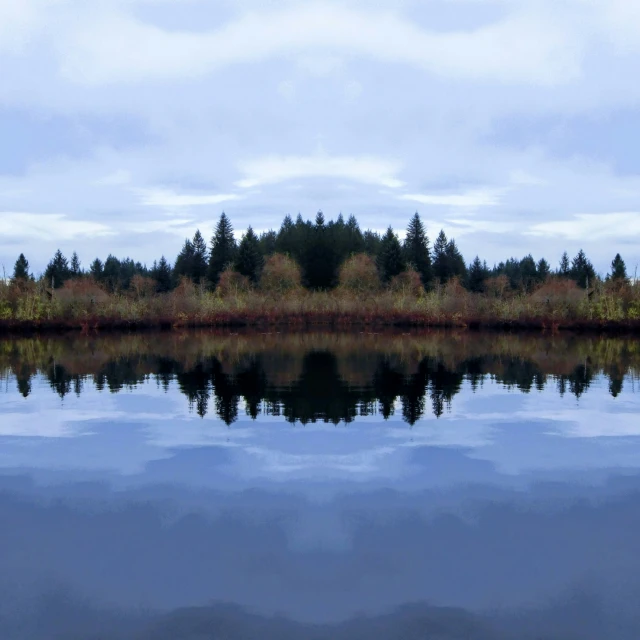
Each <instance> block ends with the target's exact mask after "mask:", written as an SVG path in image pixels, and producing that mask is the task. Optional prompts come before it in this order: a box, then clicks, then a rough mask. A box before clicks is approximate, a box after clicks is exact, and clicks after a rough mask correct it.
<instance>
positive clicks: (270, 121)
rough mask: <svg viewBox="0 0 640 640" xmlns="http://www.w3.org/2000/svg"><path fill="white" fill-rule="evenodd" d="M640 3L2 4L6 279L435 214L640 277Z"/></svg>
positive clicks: (1, 232) (0, 214) (496, 247)
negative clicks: (292, 225) (224, 228)
mask: <svg viewBox="0 0 640 640" xmlns="http://www.w3.org/2000/svg"><path fill="white" fill-rule="evenodd" d="M638 69H640V0H420V1H418V0H368V1H366V2H365V1H364V0H342V1H341V2H328V1H324V0H318V1H316V0H306V1H301V0H280V1H275V0H261V1H260V2H257V1H254V0H234V1H231V0H228V1H227V0H208V1H204V0H92V2H86V1H83V0H19V1H18V2H17V1H16V0H0V266H4V267H5V269H6V271H7V272H8V273H9V272H11V271H12V269H13V264H14V262H15V260H16V258H17V257H18V255H19V253H20V252H24V253H25V255H26V256H27V258H28V259H29V261H30V264H31V267H32V270H33V271H34V272H35V273H36V274H37V273H38V272H40V271H42V270H43V269H44V267H45V266H46V263H47V262H48V261H49V259H50V258H51V256H52V255H53V253H54V252H55V250H56V249H58V248H60V249H61V250H62V251H63V253H65V254H66V255H67V256H69V255H70V254H71V252H72V251H74V250H76V251H77V252H78V254H79V256H80V259H81V261H82V263H83V264H84V266H88V265H89V263H90V262H91V261H92V260H93V259H94V258H95V257H96V256H98V257H100V258H101V259H103V260H104V258H105V257H106V256H107V255H108V254H109V253H113V254H114V255H116V256H118V257H120V258H124V257H126V256H130V257H132V258H134V259H135V260H140V261H142V262H146V263H147V264H151V263H152V262H153V260H154V259H157V258H159V257H160V255H162V254H164V255H166V256H167V257H168V258H169V259H170V260H173V259H174V258H175V256H176V255H177V253H178V251H179V250H180V247H181V245H182V243H183V242H184V239H185V238H186V237H191V236H192V235H193V233H194V232H195V230H196V229H197V228H199V229H200V230H201V231H202V233H203V234H204V235H205V237H206V238H209V237H210V236H211V234H212V231H213V228H214V226H215V223H216V221H217V219H218V218H219V216H220V214H221V212H222V211H225V212H226V213H227V214H228V215H229V216H230V218H231V221H232V223H233V225H234V228H235V230H236V232H238V233H241V232H242V231H243V230H244V229H246V227H247V226H248V225H249V224H251V225H252V226H253V228H254V229H256V230H266V229H269V228H278V226H279V225H280V222H281V221H282V218H283V217H284V216H285V215H286V214H291V215H292V216H294V217H295V216H296V215H297V214H298V212H300V213H301V214H302V215H303V217H305V218H314V217H315V214H316V212H317V211H318V210H322V211H323V212H324V214H325V217H326V218H328V219H331V218H335V217H336V216H337V215H338V214H339V213H340V212H342V213H343V215H345V216H348V215H349V214H352V213H353V214H355V215H356V216H357V218H358V219H359V221H360V223H361V226H362V227H363V228H372V229H378V230H384V229H386V227H387V226H388V225H389V224H391V225H392V226H393V227H394V229H396V230H397V231H399V232H401V231H402V230H404V228H405V227H406V225H407V222H408V220H409V218H410V217H411V216H412V215H413V213H414V212H415V211H418V212H419V213H420V215H421V217H422V219H423V220H424V222H425V224H426V226H427V229H428V233H429V236H430V238H431V241H432V242H433V240H434V239H435V236H436V235H437V233H438V232H439V230H440V229H441V228H442V229H444V230H445V232H446V233H447V235H448V236H450V237H454V238H455V239H456V240H457V242H458V245H459V247H460V248H461V250H462V252H463V254H464V255H465V258H466V259H467V262H470V261H471V260H472V259H473V257H474V256H475V255H476V254H478V255H480V257H481V258H483V259H486V260H487V262H488V263H489V264H493V263H494V262H497V261H499V260H501V259H505V258H507V257H510V256H515V257H522V256H524V255H526V254H528V253H532V254H533V256H534V258H536V259H538V258H540V257H542V256H544V257H545V258H547V260H548V261H549V262H550V263H551V264H552V266H554V267H555V266H557V264H558V262H559V259H560V256H561V254H562V252H563V251H564V250H565V249H566V250H567V251H568V253H569V255H570V256H573V255H575V254H576V253H577V251H578V250H579V249H580V248H583V249H584V250H585V252H586V253H587V256H588V257H590V258H591V260H592V261H593V263H594V265H595V266H596V269H597V270H598V271H599V272H600V273H602V274H605V273H606V272H607V271H608V269H609V266H610V263H611V260H612V258H613V257H614V255H615V254H616V253H617V252H620V253H621V255H622V257H623V258H624V259H625V261H626V263H627V267H628V270H629V272H630V274H631V275H633V273H634V271H635V268H636V265H638V264H639V263H640V149H639V144H638V141H639V140H640V109H639V107H640V83H638V82H637V76H638V73H637V72H638Z"/></svg>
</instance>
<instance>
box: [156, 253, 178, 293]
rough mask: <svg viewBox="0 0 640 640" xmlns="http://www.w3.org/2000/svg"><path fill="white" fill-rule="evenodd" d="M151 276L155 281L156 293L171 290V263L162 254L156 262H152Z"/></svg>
mask: <svg viewBox="0 0 640 640" xmlns="http://www.w3.org/2000/svg"><path fill="white" fill-rule="evenodd" d="M151 276H152V277H153V279H154V280H155V281H156V291H157V292H158V293H166V292H167V291H170V290H171V282H172V278H173V274H172V272H171V265H170V264H169V263H168V262H167V259H166V258H165V257H164V256H162V257H161V258H160V260H159V261H158V262H157V263H156V262H154V263H153V269H152V272H151Z"/></svg>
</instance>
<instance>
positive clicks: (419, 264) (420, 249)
mask: <svg viewBox="0 0 640 640" xmlns="http://www.w3.org/2000/svg"><path fill="white" fill-rule="evenodd" d="M403 249H404V256H405V260H406V261H407V263H408V264H411V265H412V266H413V268H414V269H415V270H416V271H417V272H418V273H419V274H420V280H422V286H423V287H425V288H427V287H428V286H429V285H430V283H431V278H432V271H431V253H430V251H429V238H428V237H427V233H426V231H425V229H424V225H423V224H422V220H420V216H419V215H418V212H417V211H416V213H415V214H414V216H413V218H411V220H410V222H409V226H408V227H407V235H406V237H405V239H404V246H403Z"/></svg>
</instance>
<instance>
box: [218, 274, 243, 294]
mask: <svg viewBox="0 0 640 640" xmlns="http://www.w3.org/2000/svg"><path fill="white" fill-rule="evenodd" d="M250 289H251V282H249V278H247V277H246V276H243V275H242V274H241V273H238V272H237V271H234V270H233V269H231V268H227V269H225V270H224V271H223V272H222V273H221V274H220V280H219V281H218V287H217V288H216V291H217V292H218V293H219V294H220V295H221V296H229V295H237V294H239V293H246V292H247V291H249V290H250Z"/></svg>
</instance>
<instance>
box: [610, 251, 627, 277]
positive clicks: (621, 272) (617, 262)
mask: <svg viewBox="0 0 640 640" xmlns="http://www.w3.org/2000/svg"><path fill="white" fill-rule="evenodd" d="M611 279H612V280H616V281H618V282H626V281H627V280H628V278H627V265H626V264H625V263H624V260H623V259H622V258H621V256H620V254H619V253H616V257H615V258H614V259H613V260H612V261H611Z"/></svg>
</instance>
